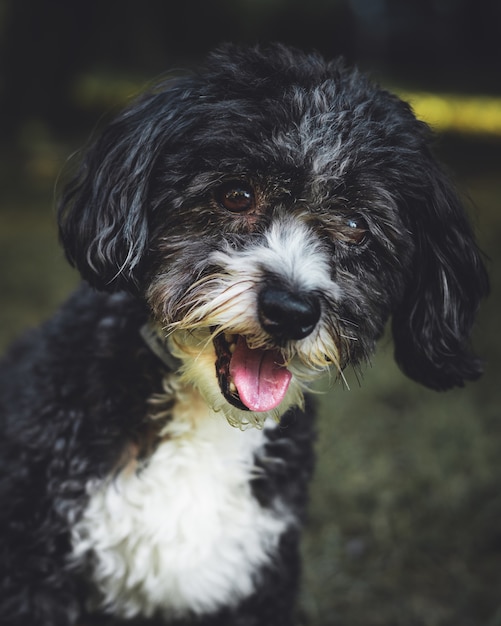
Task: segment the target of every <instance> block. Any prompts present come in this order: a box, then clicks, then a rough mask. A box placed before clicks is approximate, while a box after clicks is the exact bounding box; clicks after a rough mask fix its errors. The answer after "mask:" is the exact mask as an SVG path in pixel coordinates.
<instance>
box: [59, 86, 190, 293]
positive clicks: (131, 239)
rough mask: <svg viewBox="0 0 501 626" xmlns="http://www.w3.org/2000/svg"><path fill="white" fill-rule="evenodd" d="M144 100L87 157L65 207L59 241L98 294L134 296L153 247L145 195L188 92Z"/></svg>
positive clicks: (167, 89)
mask: <svg viewBox="0 0 501 626" xmlns="http://www.w3.org/2000/svg"><path fill="white" fill-rule="evenodd" d="M185 82H186V81H183V80H178V81H172V82H170V83H166V84H164V85H163V87H161V88H159V90H158V91H157V92H155V93H150V94H147V95H145V96H144V97H143V98H142V99H140V100H139V101H138V102H136V103H135V104H134V105H133V106H132V107H131V108H130V109H128V110H126V111H125V112H124V113H122V115H120V116H119V117H118V118H117V119H116V120H115V121H113V122H112V123H111V124H110V125H109V126H108V127H107V128H106V129H105V130H104V132H103V133H102V135H101V136H100V138H99V139H98V141H97V142H96V143H95V145H94V146H93V147H91V149H90V150H89V151H88V153H87V155H86V157H85V160H84V161H83V162H82V164H81V165H80V168H79V170H78V172H77V173H76V175H75V177H74V179H73V180H72V181H71V182H70V183H69V185H68V186H67V188H66V191H65V194H64V196H63V198H62V200H61V203H60V206H59V209H58V217H59V234H60V239H61V242H62V244H63V246H64V248H65V251H66V255H67V257H68V260H69V261H70V263H71V264H72V265H74V266H75V267H77V269H78V270H79V271H80V273H81V274H82V276H83V278H85V279H86V280H87V281H88V282H89V283H90V284H91V285H93V286H94V287H97V288H98V289H103V290H108V291H116V290H120V289H125V290H128V291H134V290H135V289H136V288H137V285H138V283H139V282H140V279H139V277H140V274H141V267H142V265H143V264H144V262H145V260H146V256H147V252H148V250H147V248H148V241H149V219H148V218H149V216H148V193H149V188H150V186H151V179H152V172H153V171H154V168H155V165H156V162H157V160H158V158H159V155H160V154H161V152H162V150H163V148H164V147H165V145H166V144H168V143H169V142H172V141H175V137H176V132H178V129H179V128H180V126H182V121H181V120H182V117H183V113H182V110H183V106H182V104H183V101H184V100H186V99H188V98H189V97H190V89H189V85H185V84H184V83H185Z"/></svg>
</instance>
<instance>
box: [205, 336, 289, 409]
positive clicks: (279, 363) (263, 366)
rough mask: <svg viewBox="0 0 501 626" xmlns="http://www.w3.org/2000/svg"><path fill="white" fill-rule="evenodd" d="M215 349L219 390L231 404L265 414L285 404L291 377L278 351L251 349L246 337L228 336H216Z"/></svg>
mask: <svg viewBox="0 0 501 626" xmlns="http://www.w3.org/2000/svg"><path fill="white" fill-rule="evenodd" d="M214 346H215V349H216V356H217V359H216V372H217V377H218V380H219V386H220V387H221V392H222V393H223V395H224V397H225V398H226V400H227V401H228V402H229V403H230V404H233V406H236V407H237V408H239V409H243V410H247V411H256V412H264V411H271V410H272V409H274V408H275V407H277V406H278V405H279V404H280V403H281V402H282V400H283V399H284V397H285V394H286V393H287V389H288V388H289V383H290V381H291V378H292V374H291V373H290V372H289V370H288V369H287V368H286V367H285V364H284V360H283V357H282V354H281V353H280V351H279V350H264V349H261V348H256V349H251V348H249V346H248V345H247V341H246V339H245V337H244V336H243V335H232V334H229V333H224V334H220V335H217V336H216V337H215V339H214Z"/></svg>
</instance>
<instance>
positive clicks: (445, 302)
mask: <svg viewBox="0 0 501 626" xmlns="http://www.w3.org/2000/svg"><path fill="white" fill-rule="evenodd" d="M418 176H419V177H420V184H419V188H420V191H419V192H414V194H412V196H411V197H410V198H409V196H407V197H406V199H405V201H406V203H407V205H408V208H409V212H410V216H411V217H410V221H411V223H410V229H411V230H412V231H413V233H414V237H415V243H416V256H415V262H414V265H413V275H412V276H411V277H410V280H409V282H408V287H407V291H406V293H405V295H404V299H403V301H402V303H401V305H400V307H399V309H398V310H397V311H396V312H395V313H394V315H393V336H394V342H395V358H396V360H397V362H398V364H399V366H400V368H401V369H402V370H403V371H404V373H405V374H407V375H408V376H409V377H411V378H413V379H415V380H417V381H418V382H420V383H422V384H424V385H426V386H428V387H431V388H433V389H438V390H444V389H448V388H450V387H454V386H462V385H463V384H464V381H465V380H474V379H475V378H477V377H478V376H480V374H481V373H482V364H481V362H480V361H479V359H477V358H476V357H475V355H474V354H473V353H472V352H471V350H470V347H469V338H470V333H471V329H472V326H473V322H474V319H475V314H476V312H477V309H478V305H479V301H480V300H481V298H483V297H484V296H486V295H487V294H488V291H489V285H488V278H487V274H486V270H485V267H484V264H483V262H482V258H481V254H480V252H479V250H478V248H477V246H476V244H475V240H474V237H473V233H472V230H471V226H470V224H469V221H468V219H467V217H466V214H465V212H464V210H463V207H462V206H461V203H460V200H459V198H458V196H457V194H456V192H455V190H454V189H453V187H452V185H451V183H450V182H449V180H448V179H447V177H446V176H445V175H444V174H443V172H442V171H441V170H440V169H439V167H438V166H437V165H436V163H435V162H434V161H433V159H432V157H430V156H429V155H428V157H427V158H426V159H425V167H424V168H423V170H422V171H420V172H419V173H418ZM403 193H404V194H405V193H406V191H405V190H404V191H403ZM411 193H412V192H411Z"/></svg>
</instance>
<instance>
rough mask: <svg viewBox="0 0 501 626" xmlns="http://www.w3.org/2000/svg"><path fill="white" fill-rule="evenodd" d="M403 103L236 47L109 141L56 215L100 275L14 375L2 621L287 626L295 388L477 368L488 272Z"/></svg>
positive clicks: (33, 625)
mask: <svg viewBox="0 0 501 626" xmlns="http://www.w3.org/2000/svg"><path fill="white" fill-rule="evenodd" d="M430 139H431V138H430V132H429V129H428V127H427V126H426V125H425V124H423V123H422V122H419V121H417V120H416V119H415V117H414V116H413V114H412V112H411V110H410V108H409V106H408V105H407V104H405V103H404V102H402V101H401V100H399V99H398V98H397V97H395V96H393V95H391V94H389V93H387V92H386V91H383V90H381V89H379V88H377V87H375V86H374V85H372V84H371V83H370V82H369V81H368V80H367V79H365V78H364V77H363V76H361V75H360V74H359V73H358V72H357V71H353V70H348V69H346V68H345V66H344V65H343V64H342V63H340V62H330V63H327V62H325V61H324V60H322V59H321V58H320V57H319V56H315V55H304V54H302V53H300V52H298V51H294V50H290V49H288V48H285V47H282V46H279V45H276V46H270V47H266V48H259V47H258V48H251V49H241V48H238V47H233V46H226V47H224V48H221V49H220V50H219V51H217V52H216V53H214V54H213V55H211V56H210V58H209V60H208V62H207V64H206V66H205V67H204V68H203V70H201V71H200V72H198V73H194V74H193V75H190V76H187V77H182V78H177V79H173V80H169V81H167V82H165V83H163V84H161V85H159V86H158V87H157V88H156V89H154V90H152V91H151V92H149V93H148V94H146V95H144V96H143V97H141V98H140V99H139V100H138V101H137V102H135V103H134V104H132V105H131V106H130V107H129V108H128V109H126V110H125V111H124V112H123V113H122V114H121V115H120V116H119V117H118V119H116V120H115V121H114V122H113V123H111V124H110V125H109V126H108V127H107V128H106V129H105V130H104V132H103V134H102V136H101V137H100V139H99V140H98V141H97V143H96V144H95V145H94V147H93V148H92V149H91V150H90V151H89V152H88V154H87V156H86V158H85V159H84V161H83V163H82V165H81V167H80V170H79V171H78V172H77V174H76V175H75V177H74V179H73V180H72V182H70V184H69V186H68V188H67V190H66V192H65V194H64V197H63V199H62V202H61V205H60V211H59V220H60V234H61V240H62V242H63V244H64V247H65V250H66V254H67V256H68V258H69V260H70V262H71V263H73V264H74V265H75V266H76V267H77V268H78V269H79V270H80V272H81V274H82V276H83V278H84V280H85V283H84V284H83V286H82V287H81V288H80V289H79V290H78V291H77V292H76V293H75V294H74V295H73V297H71V298H70V299H69V301H68V302H67V303H66V304H65V305H64V306H63V307H62V308H61V309H60V311H59V312H58V313H57V314H56V315H55V316H54V317H53V318H52V319H51V320H50V321H48V322H47V323H46V324H45V325H44V326H42V327H41V328H40V329H39V330H36V331H34V332H32V333H31V334H29V335H28V336H26V337H25V338H23V339H22V340H21V341H20V342H18V343H17V344H15V345H14V346H13V347H12V348H11V350H10V351H9V353H8V355H7V357H6V358H5V360H4V361H3V364H2V368H1V387H0V411H1V418H2V419H1V437H0V442H1V447H2V453H1V478H2V487H1V498H2V500H1V506H0V543H1V552H0V556H1V567H2V568H3V571H2V580H1V597H0V622H1V624H2V625H3V626H7V625H9V626H14V625H15V626H26V625H27V624H29V625H30V626H42V625H43V626H68V625H70V624H71V625H78V626H86V625H89V624H94V623H97V624H119V623H122V620H124V621H126V622H127V623H131V624H157V623H159V624H160V623H177V622H182V623H184V622H189V623H196V624H204V625H208V624H214V625H215V624H217V625H218V626H222V625H230V624H231V625H232V626H237V625H242V626H243V625H245V626H251V625H256V626H257V625H259V626H266V625H279V624H282V625H286V624H291V623H292V621H293V606H294V595H295V593H296V589H297V579H298V569H299V565H298V540H299V533H300V528H301V525H302V522H303V519H304V511H305V503H306V499H307V485H308V481H309V479H310V476H311V473H312V466H313V452H312V440H313V425H312V411H311V406H310V403H309V401H308V399H307V398H306V400H305V397H304V391H305V389H307V387H308V383H310V382H311V381H312V380H314V379H316V378H317V377H318V376H319V375H321V374H322V373H325V372H327V371H329V370H330V371H332V372H334V373H335V374H337V375H339V376H342V373H343V370H344V368H346V367H347V366H349V365H352V366H353V365H357V364H359V363H362V362H364V360H366V359H367V358H368V357H369V356H370V355H371V354H372V353H373V350H374V347H375V343H376V340H377V339H378V338H379V337H380V336H381V334H382V332H383V329H384V327H385V324H386V322H387V320H388V319H389V318H390V317H391V318H392V326H393V336H394V342H395V350H396V360H397V362H398V363H399V365H400V367H401V368H402V370H403V371H404V372H405V373H406V374H407V375H408V376H410V377H411V378H413V379H415V380H417V381H419V382H420V383H423V384H424V385H427V386H428V387H432V388H435V389H447V388H449V387H452V386H454V385H462V384H463V382H464V381H465V380H468V379H475V378H476V377H477V376H479V374H480V372H481V367H480V364H479V362H478V360H477V359H476V358H475V357H474V356H473V355H472V353H471V352H470V350H469V345H468V344H469V335H470V331H471V327H472V325H473V322H474V317H475V313H476V311H477V307H478V304H479V300H480V299H481V298H482V297H483V296H484V295H486V293H487V290H488V286H487V278H486V274H485V270H484V266H483V264H482V260H481V255H480V254H479V252H478V249H477V247H476V244H475V242H474V239H473V236H472V231H471V229H470V226H469V223H468V220H467V218H466V216H465V213H464V211H463V209H462V207H461V205H460V203H459V201H458V198H457V196H456V194H455V192H454V191H453V188H452V186H451V184H450V182H449V181H448V179H447V178H446V177H445V176H444V174H443V172H442V170H441V169H440V168H439V166H438V165H437V163H436V162H435V160H434V158H433V157H432V155H431V153H430Z"/></svg>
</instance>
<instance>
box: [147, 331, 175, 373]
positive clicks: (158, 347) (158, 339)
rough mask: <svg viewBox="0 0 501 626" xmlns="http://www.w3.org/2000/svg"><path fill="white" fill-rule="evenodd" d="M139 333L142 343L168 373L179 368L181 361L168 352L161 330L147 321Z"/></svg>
mask: <svg viewBox="0 0 501 626" xmlns="http://www.w3.org/2000/svg"><path fill="white" fill-rule="evenodd" d="M139 332H140V334H141V337H142V338H143V341H144V342H145V344H146V345H147V346H148V348H149V349H150V350H151V351H152V352H153V354H154V355H155V356H157V357H158V358H159V359H160V360H161V361H162V363H163V364H164V365H165V366H166V367H167V368H168V369H169V371H171V372H176V371H177V370H178V369H179V367H180V366H181V361H180V360H179V359H177V358H176V357H175V356H174V355H173V354H172V352H171V351H170V350H169V346H168V343H167V341H166V338H165V335H164V334H163V333H162V330H161V328H159V327H158V325H157V324H156V323H155V322H153V321H152V320H149V321H148V322H146V324H144V326H142V327H141V328H140V330H139Z"/></svg>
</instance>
